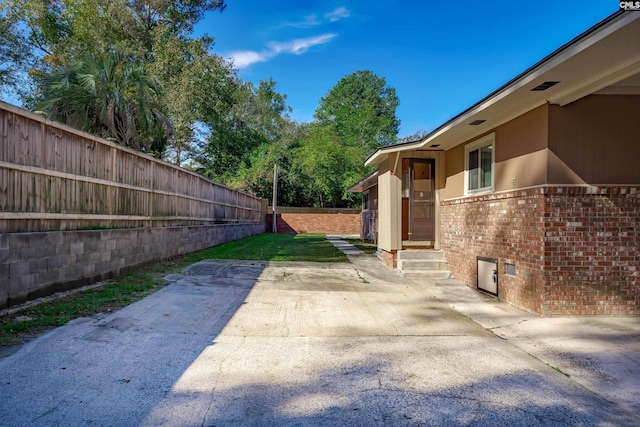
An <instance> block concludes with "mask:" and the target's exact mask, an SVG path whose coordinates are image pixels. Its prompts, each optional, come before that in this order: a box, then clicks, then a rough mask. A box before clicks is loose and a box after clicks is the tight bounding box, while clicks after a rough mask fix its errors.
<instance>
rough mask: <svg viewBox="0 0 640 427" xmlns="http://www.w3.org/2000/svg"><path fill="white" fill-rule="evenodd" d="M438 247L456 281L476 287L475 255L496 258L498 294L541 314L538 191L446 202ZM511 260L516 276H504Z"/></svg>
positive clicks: (541, 203) (541, 239) (541, 244)
mask: <svg viewBox="0 0 640 427" xmlns="http://www.w3.org/2000/svg"><path fill="white" fill-rule="evenodd" d="M440 215H441V226H442V229H441V233H442V234H441V242H442V243H441V245H442V249H444V251H445V256H446V258H447V262H448V267H449V270H450V271H451V273H452V275H453V276H454V277H455V278H457V279H458V280H460V281H462V282H464V283H466V284H468V285H470V286H473V287H475V286H476V270H477V258H476V257H478V256H481V257H487V258H494V259H497V260H498V281H499V289H498V292H499V296H500V298H501V299H504V300H505V301H508V302H510V303H512V304H514V305H516V306H518V307H521V308H523V309H525V310H528V311H531V312H536V313H540V312H541V310H542V308H543V304H542V298H541V297H542V296H543V295H544V291H545V289H544V284H545V283H544V269H543V267H544V260H543V259H542V253H543V249H544V194H543V189H532V190H523V191H516V192H508V193H499V194H492V195H487V196H478V197H469V198H464V199H456V200H451V201H445V202H443V203H442V206H441V213H440ZM506 263H510V264H515V266H516V276H515V277H510V276H506V275H505V274H504V272H505V264H506Z"/></svg>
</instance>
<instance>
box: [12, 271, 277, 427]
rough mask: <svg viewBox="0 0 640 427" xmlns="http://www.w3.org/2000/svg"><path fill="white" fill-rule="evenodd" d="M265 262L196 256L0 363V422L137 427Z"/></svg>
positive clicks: (226, 318)
mask: <svg viewBox="0 0 640 427" xmlns="http://www.w3.org/2000/svg"><path fill="white" fill-rule="evenodd" d="M265 266H266V263H264V262H262V263H261V262H253V261H213V262H212V261H202V262H199V263H197V264H194V265H192V266H190V267H188V268H187V269H186V270H185V272H184V274H182V275H172V276H170V277H169V279H170V280H172V281H173V283H172V284H170V285H168V286H167V287H165V288H163V289H161V290H160V291H158V292H156V293H154V294H152V295H150V296H149V297H147V298H145V299H144V300H141V301H138V302H137V303H135V304H132V305H130V306H128V307H125V308H123V309H121V310H119V311H117V312H115V313H113V314H111V315H108V316H105V317H103V318H101V319H94V318H81V319H77V320H75V321H73V322H71V323H70V324H68V325H66V326H63V327H60V328H58V329H55V330H54V331H52V332H50V333H48V334H46V335H44V336H42V337H40V338H38V339H36V340H34V341H32V342H30V343H28V344H26V345H25V346H24V347H23V348H21V349H20V350H19V351H18V352H16V353H14V354H13V355H11V356H9V357H7V358H5V359H2V360H0V377H1V378H2V380H1V381H0V425H3V426H19V425H25V426H27V425H137V424H138V423H139V421H140V420H142V419H144V418H145V416H146V415H147V414H148V413H149V412H150V411H151V410H152V409H153V408H154V407H155V406H157V405H158V404H159V403H160V402H161V401H162V400H163V399H164V398H165V397H166V395H167V393H169V391H170V390H171V388H172V385H173V384H174V383H175V382H176V381H177V380H178V379H179V378H180V376H181V375H183V373H184V372H185V370H187V369H188V368H189V366H191V365H192V364H193V362H194V360H196V359H197V357H198V355H200V354H201V353H202V351H203V350H204V349H206V348H207V346H209V345H210V344H211V343H212V341H213V340H214V339H215V338H216V337H217V336H218V334H219V333H220V332H221V331H222V330H223V329H224V327H225V326H226V325H227V323H228V322H229V320H230V319H231V318H232V317H233V316H234V314H235V312H236V311H237V310H238V309H239V308H240V307H241V306H242V305H243V304H244V302H245V299H246V297H247V295H248V294H249V292H250V291H251V289H252V288H253V286H254V284H255V283H256V282H257V280H258V277H259V276H260V274H262V271H263V270H264V268H265Z"/></svg>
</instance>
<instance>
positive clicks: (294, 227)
mask: <svg viewBox="0 0 640 427" xmlns="http://www.w3.org/2000/svg"><path fill="white" fill-rule="evenodd" d="M270 210H271V209H270V208H269V210H268V211H267V212H270ZM272 221H273V220H272V215H271V214H267V230H268V231H271V224H272ZM276 228H277V230H278V233H323V234H356V235H359V234H360V210H359V209H321V208H277V212H276Z"/></svg>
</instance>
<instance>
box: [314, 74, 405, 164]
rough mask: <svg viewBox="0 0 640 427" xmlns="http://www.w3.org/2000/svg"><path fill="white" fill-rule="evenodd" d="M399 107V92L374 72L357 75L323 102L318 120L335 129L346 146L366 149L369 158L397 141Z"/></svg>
mask: <svg viewBox="0 0 640 427" xmlns="http://www.w3.org/2000/svg"><path fill="white" fill-rule="evenodd" d="M399 103H400V101H399V100H398V97H397V95H396V90H395V89H394V88H391V87H388V86H387V83H386V80H385V79H384V78H381V77H378V76H377V75H375V74H374V73H372V72H371V71H356V72H354V73H352V74H349V75H347V76H345V77H343V78H342V79H340V81H338V83H337V84H336V85H335V86H334V87H333V88H332V89H330V90H329V92H328V93H327V95H326V96H325V97H323V98H321V99H320V105H319V106H318V108H317V109H316V112H315V119H316V120H317V121H318V122H320V123H322V124H324V125H330V126H331V127H333V129H334V131H335V133H336V134H337V135H338V136H339V137H340V139H341V142H342V144H343V145H345V146H358V147H362V149H363V156H367V155H370V154H371V153H373V151H375V150H376V149H377V148H379V147H381V146H384V145H389V144H392V143H394V142H395V141H396V139H397V134H398V128H399V126H400V120H399V119H398V118H397V117H396V108H397V107H398V105H399ZM362 160H363V161H364V158H363V159H362Z"/></svg>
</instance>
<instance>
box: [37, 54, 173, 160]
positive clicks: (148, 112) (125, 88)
mask: <svg viewBox="0 0 640 427" xmlns="http://www.w3.org/2000/svg"><path fill="white" fill-rule="evenodd" d="M38 87H39V90H40V93H39V97H40V100H41V102H40V103H39V105H38V109H40V110H44V111H46V112H47V113H48V115H49V117H51V118H52V119H54V120H58V121H61V122H64V123H67V124H69V125H71V126H73V127H76V128H78V129H81V130H84V131H87V132H91V133H94V134H96V135H99V136H102V137H110V138H113V139H115V140H116V141H117V142H118V143H120V144H122V145H126V146H128V147H132V148H135V149H138V150H142V151H146V152H150V153H152V154H154V155H156V156H160V155H161V154H162V152H163V151H164V148H165V147H166V145H167V143H168V140H169V138H170V137H171V134H172V126H171V122H170V121H169V119H168V118H167V117H166V116H165V115H164V114H162V113H161V112H160V110H159V101H158V100H159V97H160V96H161V94H162V85H161V84H160V81H159V80H158V79H157V78H156V77H155V76H154V75H152V74H151V73H149V71H148V70H147V69H146V68H145V66H144V64H142V63H141V62H139V61H134V60H131V59H129V58H127V57H126V56H124V55H122V54H120V53H117V52H106V53H103V54H101V55H93V54H90V53H83V54H80V55H79V56H78V57H76V58H73V59H71V60H70V61H69V62H68V63H67V64H66V65H65V66H63V67H59V68H56V69H54V70H53V71H52V72H50V73H48V74H44V75H43V76H41V77H40V78H39V79H38Z"/></svg>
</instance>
